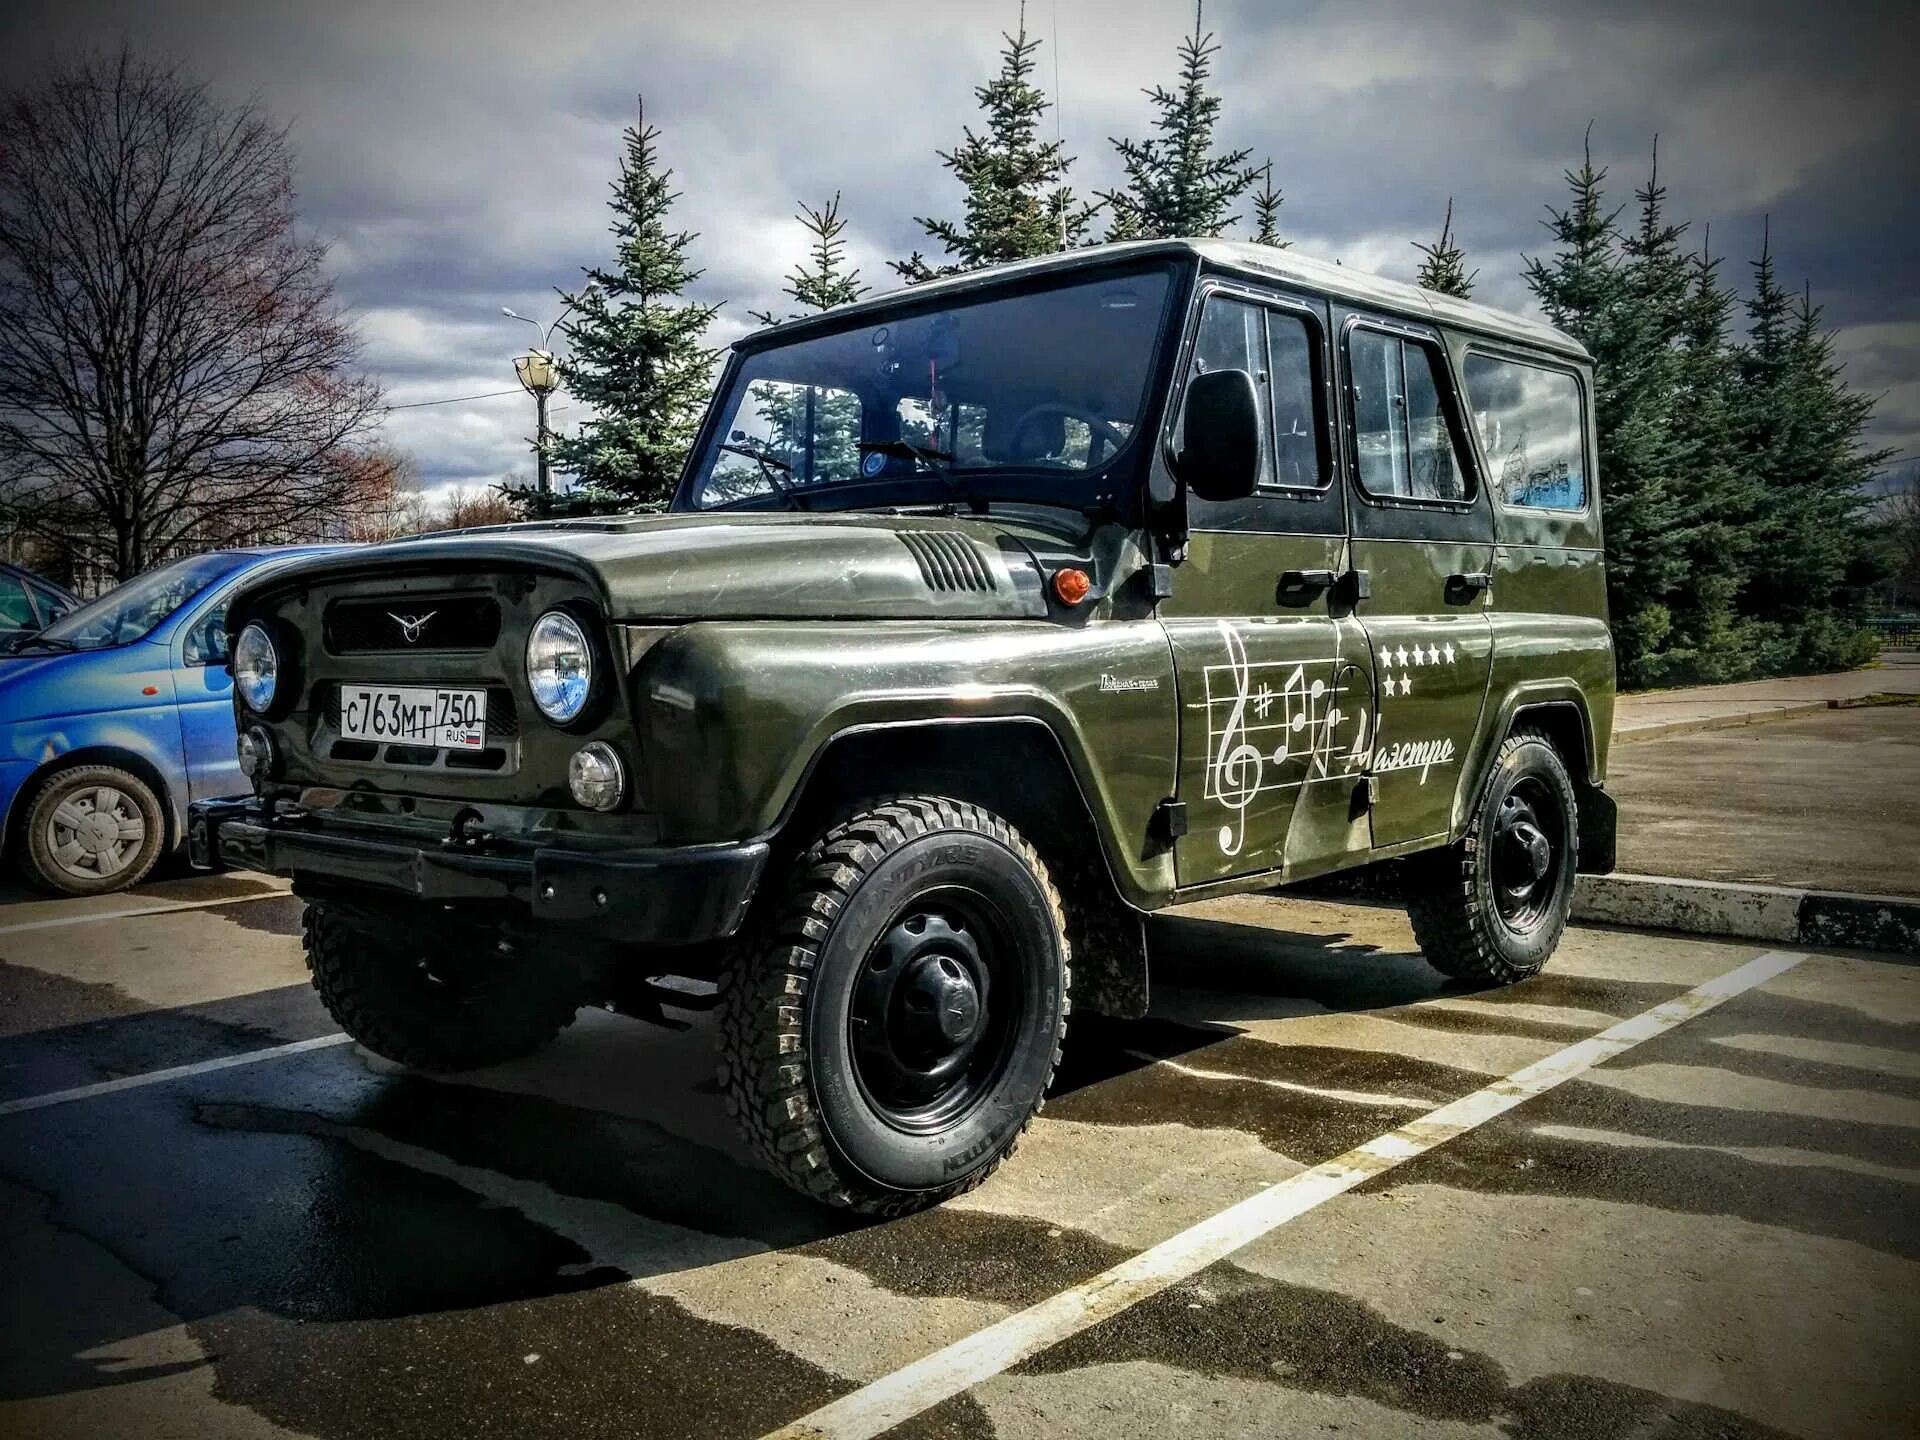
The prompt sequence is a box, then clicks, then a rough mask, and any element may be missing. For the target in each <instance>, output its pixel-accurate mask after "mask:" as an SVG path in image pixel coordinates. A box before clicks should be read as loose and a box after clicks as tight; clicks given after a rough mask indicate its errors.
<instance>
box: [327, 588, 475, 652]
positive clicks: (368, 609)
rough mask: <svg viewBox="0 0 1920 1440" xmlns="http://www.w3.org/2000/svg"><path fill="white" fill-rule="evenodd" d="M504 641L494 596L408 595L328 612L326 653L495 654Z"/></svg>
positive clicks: (340, 604)
mask: <svg viewBox="0 0 1920 1440" xmlns="http://www.w3.org/2000/svg"><path fill="white" fill-rule="evenodd" d="M499 636H500V604H499V602H498V601H497V600H495V599H494V598H493V597H492V596H491V595H409V596H407V597H405V598H404V599H400V598H396V599H392V600H335V601H333V602H332V603H331V604H329V605H328V606H327V613H326V640H327V649H328V651H329V652H331V653H332V654H335V655H370V654H390V653H392V652H395V651H399V652H403V653H404V652H406V651H409V650H490V649H492V648H493V642H494V641H495V640H497V639H498V638H499Z"/></svg>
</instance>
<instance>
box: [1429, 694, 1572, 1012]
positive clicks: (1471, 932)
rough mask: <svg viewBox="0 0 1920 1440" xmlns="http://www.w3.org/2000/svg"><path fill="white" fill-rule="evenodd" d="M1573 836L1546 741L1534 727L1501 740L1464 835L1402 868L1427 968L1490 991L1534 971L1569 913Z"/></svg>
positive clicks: (1561, 771)
mask: <svg viewBox="0 0 1920 1440" xmlns="http://www.w3.org/2000/svg"><path fill="white" fill-rule="evenodd" d="M1579 833H1580V832H1579V823H1578V818H1577V814H1576V801H1575V798H1574V789H1573V780H1572V779H1571V777H1569V776H1568V774H1567V767H1566V764H1565V763H1564V762H1563V761H1562V760H1561V758H1560V752H1559V751H1557V750H1556V749H1554V747H1553V742H1552V741H1550V740H1548V739H1547V737H1546V736H1545V735H1543V734H1541V733H1540V732H1539V731H1537V730H1517V731H1515V732H1514V733H1513V734H1512V735H1509V736H1508V737H1507V738H1506V740H1505V741H1503V742H1502V743H1501V746H1500V753H1499V754H1498V755H1497V756H1496V757H1495V758H1494V764H1493V773H1492V774H1491V775H1490V776H1488V779H1487V785H1486V788H1485V790H1484V791H1482V793H1481V796H1480V804H1479V806H1478V807H1477V808H1476V810H1475V811H1474V817H1473V822H1472V823H1471V824H1470V825H1469V826H1468V827H1467V833H1466V835H1465V836H1464V837H1462V839H1461V840H1460V841H1459V843H1458V844H1455V845H1450V846H1448V847H1447V848H1446V849H1444V850H1436V851H1432V852H1429V853H1428V854H1425V855H1422V856H1419V857H1417V859H1416V861H1415V862H1414V864H1413V865H1412V867H1411V870H1412V873H1411V875H1410V877H1409V885H1408V892H1407V914H1408V918H1409V919H1411V920H1412V921H1413V933H1414V937H1415V938H1416V939H1417V940H1418V941H1419V942H1420V949H1421V951H1422V952H1423V953H1424V954H1425V955H1426V957H1427V961H1428V963H1429V964H1431V965H1432V966H1433V967H1434V968H1435V969H1436V970H1439V971H1440V972H1441V973H1442V974H1445V975H1450V976H1452V977H1453V978H1454V979H1457V980H1470V981H1477V982H1480V983H1483V984H1492V985H1510V984H1512V983H1513V982H1515V981H1516V980H1524V979H1526V978H1527V977H1528V976H1529V975H1534V974H1537V973H1538V972H1539V970H1540V967H1541V966H1542V965H1544V964H1546V963H1547V959H1548V957H1549V956H1551V955H1552V954H1553V951H1554V947H1555V946H1557V945H1558V944H1559V943H1560V936H1561V933H1562V932H1563V931H1564V930H1565V929H1566V928H1567V917H1568V915H1569V914H1570V913H1571V912H1572V909H1573V883H1574V872H1575V868H1576V861H1577V860H1578V857H1579Z"/></svg>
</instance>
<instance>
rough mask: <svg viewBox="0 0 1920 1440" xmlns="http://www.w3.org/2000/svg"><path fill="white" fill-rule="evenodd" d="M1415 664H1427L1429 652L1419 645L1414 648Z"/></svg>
mask: <svg viewBox="0 0 1920 1440" xmlns="http://www.w3.org/2000/svg"><path fill="white" fill-rule="evenodd" d="M1413 663H1414V664H1416V665H1424V664H1426V663H1427V652H1426V651H1424V650H1422V649H1421V648H1420V647H1419V646H1418V645H1416V646H1414V647H1413Z"/></svg>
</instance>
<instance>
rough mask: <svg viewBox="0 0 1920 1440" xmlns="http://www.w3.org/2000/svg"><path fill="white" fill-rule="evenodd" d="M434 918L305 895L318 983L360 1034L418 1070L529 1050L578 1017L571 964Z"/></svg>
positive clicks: (468, 1066)
mask: <svg viewBox="0 0 1920 1440" xmlns="http://www.w3.org/2000/svg"><path fill="white" fill-rule="evenodd" d="M433 918H436V919H437V918H441V917H439V916H437V915H436V916H434V917H433ZM427 919H428V917H425V916H415V915H412V914H409V913H406V912H403V911H401V910H399V909H397V908H395V907H364V908H363V907H361V906H358V905H352V904H348V903H346V902H342V901H335V900H309V901H308V902H307V910H306V916H305V919H304V921H303V924H302V931H303V940H304V943H305V946H306V952H307V968H308V969H309V970H311V971H312V972H313V988H314V989H315V990H316V991H318V992H319V995H320V999H321V1002H322V1003H323V1004H325V1005H326V1007H327V1012H328V1013H329V1014H330V1015H332V1016H333V1018H334V1019H335V1020H336V1021H338V1022H339V1024H340V1028H341V1029H342V1030H345V1031H346V1032H347V1033H348V1034H349V1035H351V1036H352V1037H353V1038H354V1039H355V1040H357V1041H359V1042H360V1043H361V1044H362V1045H364V1046H366V1047H367V1048H368V1049H369V1050H371V1051H373V1052H374V1053H375V1054H377V1055H384V1056H386V1057H387V1059H389V1060H397V1061H399V1062H400V1063H401V1064H402V1065H411V1066H413V1067H414V1068H415V1069H418V1070H435V1071H451V1070H473V1069H478V1068H479V1067H481V1066H483V1065H497V1064H499V1063H500V1062H501V1061H503V1060H513V1059H517V1058H518V1057H520V1056H522V1055H526V1054H529V1053H530V1052H532V1051H534V1050H537V1049H539V1048H540V1046H542V1045H544V1044H546V1043H547V1042H548V1041H549V1040H551V1039H553V1037H554V1036H556V1035H558V1034H559V1033H560V1032H561V1031H562V1030H563V1029H565V1028H566V1027H567V1026H568V1025H569V1024H571V1023H572V1021H573V1017H574V1014H575V1013H576V1012H577V1010H578V1009H579V1007H580V1004H581V1001H582V999H583V998H584V996H583V994H582V985H581V982H580V978H579V976H578V974H577V972H575V971H574V970H573V969H572V968H571V967H569V966H567V965H566V964H565V963H563V962H561V961H559V960H558V959H556V958H555V957H552V956H540V955H536V954H533V953H530V952H529V951H528V950H527V949H525V948H524V947H523V946H521V945H519V944H517V943H516V942H514V941H512V940H510V939H508V938H506V937H505V936H502V935H500V934H498V933H497V932H492V931H485V930H481V929H480V928H478V927H468V926H458V927H452V928H445V929H443V928H439V927H435V928H431V929H430V928H429V926H428V924H427V923H423V922H425V921H426V920H427Z"/></svg>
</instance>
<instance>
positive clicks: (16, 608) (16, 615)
mask: <svg viewBox="0 0 1920 1440" xmlns="http://www.w3.org/2000/svg"><path fill="white" fill-rule="evenodd" d="M37 624H39V621H38V620H36V619H35V618H34V614H33V603H32V602H31V601H30V600H28V599H27V587H26V586H24V585H22V584H21V583H20V582H19V581H18V580H16V579H14V578H13V576H11V575H0V630H31V629H33V628H34V626H36V625H37Z"/></svg>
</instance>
